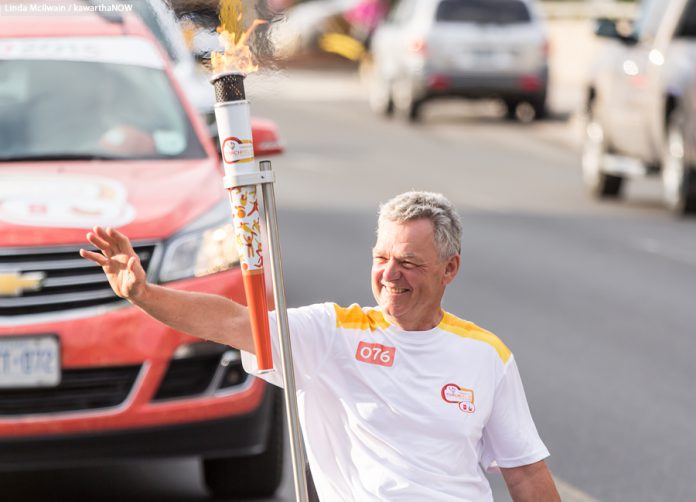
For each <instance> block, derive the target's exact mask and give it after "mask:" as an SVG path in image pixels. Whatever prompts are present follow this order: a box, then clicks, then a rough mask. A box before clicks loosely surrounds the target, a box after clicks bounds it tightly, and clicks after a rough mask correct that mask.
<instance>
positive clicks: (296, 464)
mask: <svg viewBox="0 0 696 502" xmlns="http://www.w3.org/2000/svg"><path fill="white" fill-rule="evenodd" d="M259 167H260V169H261V172H264V171H270V170H271V162H270V161H268V160H264V161H261V162H260V163H259ZM261 187H262V193H263V200H264V206H265V210H266V211H265V216H266V229H267V232H268V240H269V255H270V258H271V274H272V277H273V298H274V299H275V305H276V314H277V315H276V317H277V320H278V333H279V336H280V357H281V359H282V360H283V381H284V383H285V385H284V388H285V392H284V395H285V411H286V415H287V420H288V431H289V433H290V455H291V457H292V471H293V476H294V479H295V499H296V500H297V501H298V502H307V501H308V500H309V497H308V495H307V478H306V472H305V466H306V457H305V452H304V444H303V442H302V433H301V430H300V420H299V414H298V411H297V386H296V384H295V370H294V366H293V362H292V346H291V343H290V325H289V323H288V313H287V303H286V301H285V283H284V280H283V267H282V263H281V259H280V232H279V231H278V217H277V213H276V202H275V191H274V189H273V183H263V184H262V185H261Z"/></svg>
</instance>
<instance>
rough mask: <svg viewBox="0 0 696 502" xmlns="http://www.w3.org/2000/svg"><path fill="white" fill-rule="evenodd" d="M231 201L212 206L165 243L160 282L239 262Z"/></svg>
mask: <svg viewBox="0 0 696 502" xmlns="http://www.w3.org/2000/svg"><path fill="white" fill-rule="evenodd" d="M231 221H232V215H231V212H230V205H229V202H228V201H227V200H225V199H223V200H222V201H221V202H220V203H219V204H217V205H216V206H215V207H214V208H213V209H212V210H210V211H208V212H207V213H206V214H204V215H203V216H202V217H200V218H199V219H198V220H196V221H194V222H193V223H192V224H190V225H188V226H187V227H186V228H184V229H183V230H181V231H180V232H179V233H177V234H176V235H174V236H173V237H171V238H170V239H168V240H167V241H166V242H165V244H164V254H163V258H162V266H161V268H160V272H159V282H170V281H177V280H179V279H186V278H189V277H202V276H205V275H209V274H214V273H216V272H222V271H224V270H229V269H230V268H232V267H235V266H237V265H239V254H238V252H237V245H236V242H235V236H234V226H233V225H232V223H231Z"/></svg>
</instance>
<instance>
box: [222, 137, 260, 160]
mask: <svg viewBox="0 0 696 502" xmlns="http://www.w3.org/2000/svg"><path fill="white" fill-rule="evenodd" d="M222 160H224V161H225V164H236V163H238V162H252V161H253V160H254V145H253V142H252V141H251V140H250V139H239V138H235V137H234V136H232V137H229V138H227V139H225V141H223V143H222Z"/></svg>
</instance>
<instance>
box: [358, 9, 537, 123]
mask: <svg viewBox="0 0 696 502" xmlns="http://www.w3.org/2000/svg"><path fill="white" fill-rule="evenodd" d="M372 57H373V72H372V80H371V85H370V105H371V107H372V109H373V110H374V111H375V112H377V113H380V114H385V115H389V114H391V113H392V112H393V111H394V110H396V111H397V112H401V114H403V115H404V116H405V117H407V118H408V119H409V120H411V121H415V120H418V119H419V117H420V111H421V109H422V106H423V104H424V103H425V102H427V101H429V100H431V99H434V98H439V97H451V96H459V97H464V98H469V99H486V98H498V99H502V100H503V101H504V102H505V104H506V108H507V113H508V116H509V117H510V118H514V117H515V116H516V112H517V108H518V105H520V104H521V103H528V104H529V105H531V106H532V108H533V110H534V112H535V116H536V117H540V116H542V115H543V114H544V110H545V105H546V92H547V85H548V44H547V37H546V33H545V29H544V26H543V24H542V21H541V19H540V16H539V14H538V13H537V11H536V8H535V5H534V3H533V2H532V1H531V0H401V1H400V2H399V3H398V4H397V5H396V6H395V7H394V9H393V10H392V11H391V13H390V14H389V16H388V17H387V19H386V21H385V22H384V23H383V24H382V25H381V26H380V27H379V28H378V29H377V30H376V32H375V34H374V37H373V40H372Z"/></svg>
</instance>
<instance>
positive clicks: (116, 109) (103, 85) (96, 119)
mask: <svg viewBox="0 0 696 502" xmlns="http://www.w3.org/2000/svg"><path fill="white" fill-rule="evenodd" d="M205 156H206V153H205V151H204V149H203V147H202V145H201V143H200V142H199V141H198V139H197V137H196V135H195V133H194V131H193V128H192V126H191V124H190V122H189V120H188V117H187V115H186V113H185V111H184V109H183V108H182V106H181V103H180V101H179V99H178V97H177V95H176V93H175V92H174V90H173V88H172V87H171V85H170V82H169V79H168V77H167V74H166V73H165V72H164V71H162V70H161V69H157V68H151V67H146V66H137V65H129V64H114V63H102V62H92V61H63V60H60V61H56V60H36V59H27V60H22V59H9V60H0V161H18V160H32V159H36V160H51V159H173V158H175V159H186V158H203V157H205Z"/></svg>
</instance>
